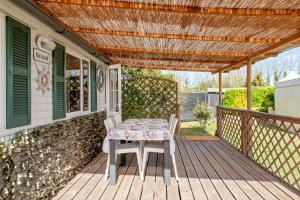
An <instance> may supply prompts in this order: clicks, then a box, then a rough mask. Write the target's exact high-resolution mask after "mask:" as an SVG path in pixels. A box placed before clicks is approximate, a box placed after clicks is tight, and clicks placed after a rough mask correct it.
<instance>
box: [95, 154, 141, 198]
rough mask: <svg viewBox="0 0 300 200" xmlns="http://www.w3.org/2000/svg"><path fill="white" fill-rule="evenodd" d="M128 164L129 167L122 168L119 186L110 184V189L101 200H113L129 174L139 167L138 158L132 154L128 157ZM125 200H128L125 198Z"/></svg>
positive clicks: (118, 181) (118, 180)
mask: <svg viewBox="0 0 300 200" xmlns="http://www.w3.org/2000/svg"><path fill="white" fill-rule="evenodd" d="M133 158H134V159H133ZM126 163H127V165H125V166H121V167H120V171H119V176H118V179H117V184H116V185H110V184H109V185H108V187H107V188H106V190H105V191H104V193H103V195H102V196H101V198H100V199H101V200H111V199H112V198H114V197H115V194H116V192H117V191H118V189H119V187H120V185H121V183H122V182H123V179H124V178H125V176H126V175H127V174H129V173H131V174H132V173H133V171H134V168H135V167H136V166H137V161H136V156H133V155H132V154H127V155H126ZM128 165H129V166H128ZM124 199H126V198H124Z"/></svg>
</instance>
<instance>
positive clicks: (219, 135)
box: [216, 71, 223, 138]
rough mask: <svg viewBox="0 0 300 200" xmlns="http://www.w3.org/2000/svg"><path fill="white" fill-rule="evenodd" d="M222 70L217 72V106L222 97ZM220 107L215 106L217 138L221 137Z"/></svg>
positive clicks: (220, 102)
mask: <svg viewBox="0 0 300 200" xmlns="http://www.w3.org/2000/svg"><path fill="white" fill-rule="evenodd" d="M222 87H223V86H222V71H221V72H219V106H222V98H223V94H222V93H223V91H222ZM219 111H220V108H218V107H217V110H216V117H217V132H216V135H217V136H218V137H219V138H222V133H221V120H222V119H221V115H220V113H219Z"/></svg>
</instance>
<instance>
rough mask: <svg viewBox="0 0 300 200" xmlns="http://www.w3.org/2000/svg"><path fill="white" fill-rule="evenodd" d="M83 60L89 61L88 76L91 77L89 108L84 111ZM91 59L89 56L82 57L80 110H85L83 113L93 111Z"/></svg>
mask: <svg viewBox="0 0 300 200" xmlns="http://www.w3.org/2000/svg"><path fill="white" fill-rule="evenodd" d="M83 61H86V62H88V71H89V74H88V77H89V87H88V91H89V96H88V110H86V111H84V110H83V109H84V102H83V100H84V91H83ZM90 63H91V62H90V60H89V59H88V58H85V57H83V58H82V59H81V77H80V78H81V81H80V82H81V91H80V98H81V99H82V101H80V104H81V105H80V110H81V111H82V112H83V113H87V112H90V111H91V65H90Z"/></svg>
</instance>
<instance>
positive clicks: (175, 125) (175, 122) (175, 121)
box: [170, 117, 178, 138]
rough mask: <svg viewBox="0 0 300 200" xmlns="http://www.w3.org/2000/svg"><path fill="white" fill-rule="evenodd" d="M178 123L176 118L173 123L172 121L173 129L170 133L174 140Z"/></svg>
mask: <svg viewBox="0 0 300 200" xmlns="http://www.w3.org/2000/svg"><path fill="white" fill-rule="evenodd" d="M177 123H178V119H177V118H176V117H175V118H174V119H173V121H172V124H171V128H170V133H171V136H172V138H173V137H174V135H175V131H176V127H177Z"/></svg>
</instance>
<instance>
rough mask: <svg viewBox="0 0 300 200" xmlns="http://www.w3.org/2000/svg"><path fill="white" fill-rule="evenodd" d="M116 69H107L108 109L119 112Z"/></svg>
mask: <svg viewBox="0 0 300 200" xmlns="http://www.w3.org/2000/svg"><path fill="white" fill-rule="evenodd" d="M118 94H119V88H118V69H110V70H109V110H110V111H111V112H119V98H118V97H119V96H118Z"/></svg>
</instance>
